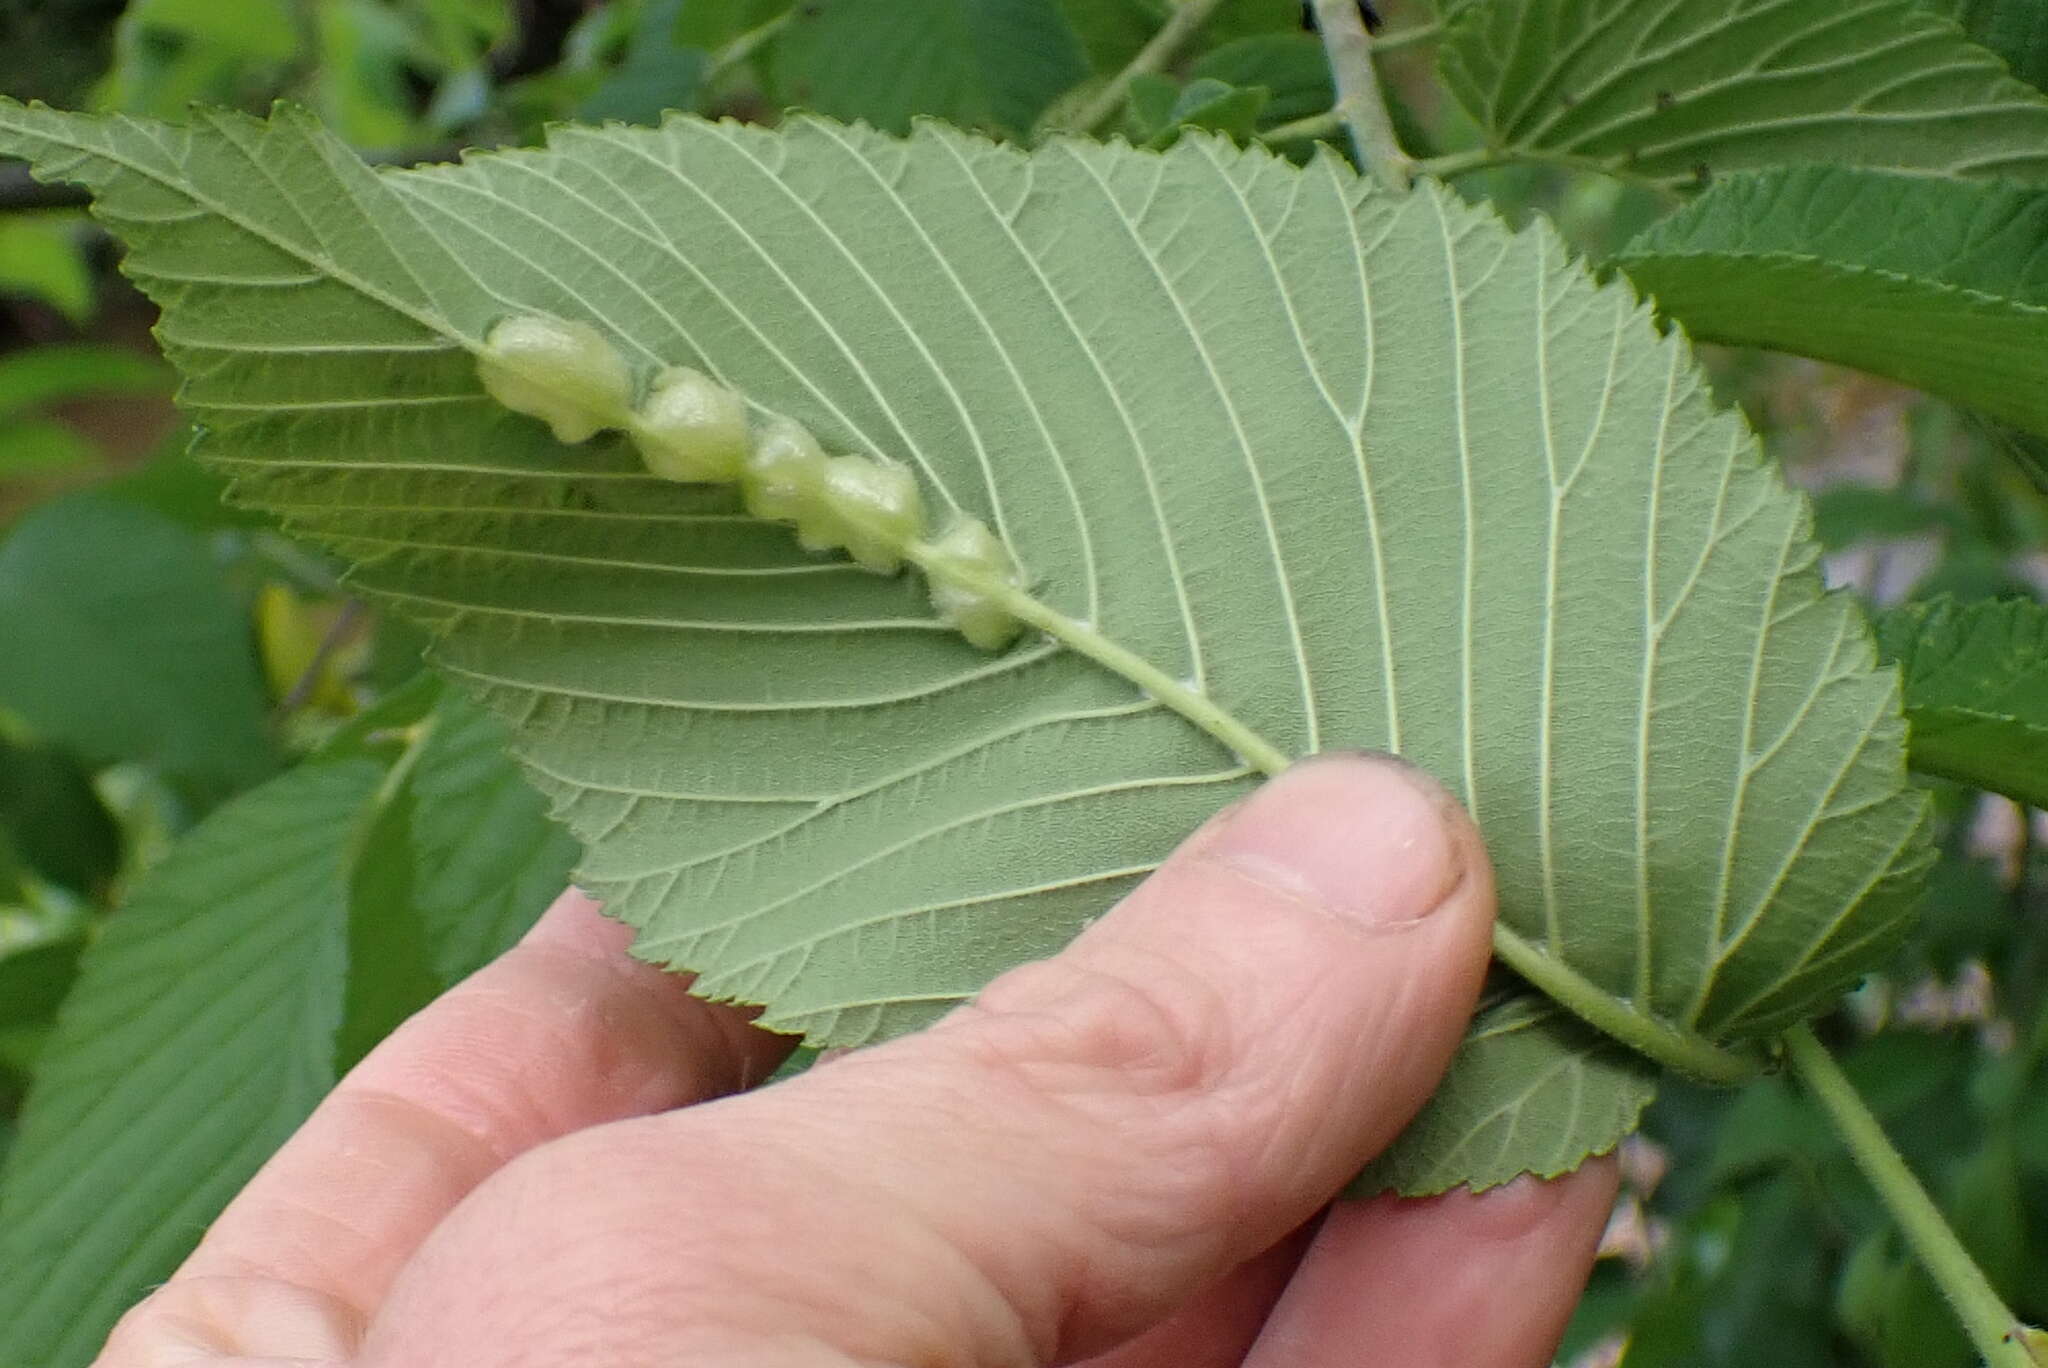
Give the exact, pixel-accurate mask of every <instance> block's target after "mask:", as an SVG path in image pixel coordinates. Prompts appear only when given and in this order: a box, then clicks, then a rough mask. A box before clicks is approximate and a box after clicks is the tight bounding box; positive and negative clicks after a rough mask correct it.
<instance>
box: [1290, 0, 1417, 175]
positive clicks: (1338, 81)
mask: <svg viewBox="0 0 2048 1368" xmlns="http://www.w3.org/2000/svg"><path fill="white" fill-rule="evenodd" d="M1315 16H1316V28H1317V30H1318V31H1319V32H1320V33H1321V34H1322V35H1323V51H1325V52H1326V53H1328V54H1329V57H1330V80H1331V82H1332V83H1333V84H1334V85H1335V86H1336V88H1337V104H1336V111H1335V112H1336V113H1337V115H1338V117H1339V118H1341V119H1342V120H1343V121H1344V126H1345V127H1346V128H1348V129H1350V130H1351V146H1352V147H1353V148H1354V149H1355V150H1356V151H1357V153H1358V160H1359V163H1360V164H1361V165H1362V166H1364V167H1365V169H1366V170H1367V171H1369V172H1370V173H1372V175H1373V176H1375V177H1376V178H1377V179H1378V180H1379V182H1380V183H1381V184H1382V185H1385V186H1386V187H1387V188H1388V189H1390V190H1395V191H1405V190H1406V189H1408V187H1409V185H1410V184H1411V183H1412V182H1413V181H1414V177H1415V163H1414V161H1413V159H1412V158H1410V157H1409V155H1408V154H1407V153H1406V152H1403V151H1402V150H1401V141H1400V139H1399V138H1397V137H1395V136H1394V121H1393V119H1392V118H1390V117H1389V116H1388V114H1387V101H1386V97H1385V96H1383V95H1382V94H1381V93H1380V77H1379V72H1378V71H1376V70H1374V68H1373V63H1372V35H1371V34H1369V33H1367V32H1366V31H1365V21H1364V20H1363V19H1362V18H1360V17H1359V13H1358V5H1357V3H1356V0H1315Z"/></svg>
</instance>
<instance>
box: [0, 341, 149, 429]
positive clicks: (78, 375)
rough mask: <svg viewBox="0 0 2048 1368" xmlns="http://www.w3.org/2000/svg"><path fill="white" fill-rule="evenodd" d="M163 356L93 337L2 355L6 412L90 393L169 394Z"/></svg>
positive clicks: (2, 408)
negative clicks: (155, 357) (141, 353)
mask: <svg viewBox="0 0 2048 1368" xmlns="http://www.w3.org/2000/svg"><path fill="white" fill-rule="evenodd" d="M170 388H171V374H170V372H169V371H167V370H166V369H165V368H164V367H163V366H162V365H161V364H160V363H158V362H157V361H155V360H153V359H151V358H149V357H146V356H139V355H137V354H136V353H134V352H132V351H128V350H126V349H124V348H121V347H107V346H101V345H98V344H96V343H91V342H73V343H45V344H43V345H41V346H36V347H30V348H27V349H26V350H24V351H18V352H15V353H13V354H12V355H9V356H0V415H4V416H12V415H14V414H17V413H21V412H24V411H26V410H29V409H33V408H37V407H40V406H41V405H44V404H49V403H54V402H57V401H59V400H64V399H77V398H82V397H85V396H88V395H124V394H168V393H169V392H170Z"/></svg>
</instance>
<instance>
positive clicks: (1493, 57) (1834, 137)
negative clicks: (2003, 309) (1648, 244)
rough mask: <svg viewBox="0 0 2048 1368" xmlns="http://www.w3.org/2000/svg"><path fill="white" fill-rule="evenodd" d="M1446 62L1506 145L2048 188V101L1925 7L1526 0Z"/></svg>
mask: <svg viewBox="0 0 2048 1368" xmlns="http://www.w3.org/2000/svg"><path fill="white" fill-rule="evenodd" d="M1438 63H1439V66H1440V68H1441V70H1442V72H1443V76H1444V80H1445V81H1446V82H1447V83H1448V84H1449V85H1450V87H1451V90H1452V92H1453V93H1454V94H1456V95H1457V97H1458V99H1459V101H1460V102H1461V103H1462V104H1463V105H1464V106H1465V108H1466V109H1467V110H1469V111H1471V113H1472V115H1473V116H1474V117H1475V118H1476V119H1478V121H1479V123H1480V126H1481V128H1482V129H1483V130H1484V132H1485V135H1486V141H1487V144H1488V146H1490V147H1493V148H1496V149H1500V150H1502V151H1505V152H1508V153H1511V154H1534V155H1537V156H1539V157H1540V156H1545V155H1550V156H1564V157H1572V158H1583V159H1586V160H1588V161H1590V162H1593V163H1597V164H1598V165H1600V166H1602V167H1606V168H1608V169H1611V170H1615V171H1624V172H1628V173H1631V174H1635V175H1641V176H1647V177H1650V178H1652V179H1654V180H1659V181H1667V182H1677V181H1685V180H1697V179H1701V178H1703V177H1702V173H1703V172H1704V173H1705V174H1706V175H1718V174H1720V173H1723V172H1728V171H1739V170H1742V169H1744V168H1749V167H1758V166H1769V165H1772V164H1776V163H1786V162H1816V163H1822V162H1824V163H1828V164H1831V165H1837V166H1874V167H1890V168H1897V169H1900V170H1909V171H1918V172H1925V173H1939V174H1943V175H1951V176H1985V175H2001V176H2010V177H2014V178H2016V179H2023V180H2030V181H2035V182H2041V181H2048V97H2044V96H2043V95H2042V94H2041V92H2040V91H2037V90H2035V89H2033V88H2032V87H2030V86H2027V85H2025V84H2024V83H2022V82H2020V81H2016V80H2014V79H2013V78H2012V77H2011V76H2010V75H2008V74H2007V72H2006V70H2005V64H2004V63H2003V62H2001V61H2000V60H1999V59H1998V58H1997V56H1996V55H1994V54H1993V53H1990V52H1988V51H1986V50H1985V49H1983V48H1981V47H1978V46H1977V45H1976V44H1975V43H1972V42H1970V41H1969V40H1968V39H1966V38H1965V37H1964V36H1963V35H1962V33H1961V31H1960V30H1958V29H1957V28H1956V26H1955V24H1954V23H1953V22H1952V21H1950V20H1947V19H1944V18H1942V17H1940V16H1938V15H1935V14H1932V13H1930V12H1928V11H1927V10H1926V9H1924V8H1922V7H1921V6H1920V5H1919V4H1918V3H1916V0H1856V2H1855V3H1852V4H1841V5H1815V4H1806V3H1803V2H1802V0H1516V3H1498V4H1475V5H1470V6H1467V7H1465V8H1464V9H1462V10H1460V11H1459V13H1458V15H1457V17H1456V18H1455V19H1453V20H1451V21H1450V22H1449V26H1448V28H1447V30H1446V32H1445V35H1444V39H1443V46H1442V48H1441V50H1440V52H1439V56H1438Z"/></svg>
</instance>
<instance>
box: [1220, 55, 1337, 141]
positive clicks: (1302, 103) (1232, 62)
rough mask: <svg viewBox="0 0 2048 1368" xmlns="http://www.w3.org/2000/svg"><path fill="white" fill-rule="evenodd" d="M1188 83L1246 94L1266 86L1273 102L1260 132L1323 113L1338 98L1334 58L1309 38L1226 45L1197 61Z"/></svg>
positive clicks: (1264, 111) (1263, 113)
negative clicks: (1332, 68)
mask: <svg viewBox="0 0 2048 1368" xmlns="http://www.w3.org/2000/svg"><path fill="white" fill-rule="evenodd" d="M1188 79H1189V80H1190V81H1200V80H1204V79H1208V80H1214V81H1222V82H1223V83H1224V84H1226V85H1233V86H1239V87H1242V88H1246V89H1249V88H1251V87H1253V86H1264V87H1265V88H1266V89H1267V90H1269V91H1271V92H1272V98H1271V100H1270V101H1269V102H1268V103H1267V104H1266V106H1265V107H1264V108H1263V109H1261V110H1260V111H1259V127H1261V128H1271V127H1274V126H1276V125H1279V124H1284V123H1291V122H1293V121H1294V120H1296V119H1305V118H1308V117H1309V116H1310V115H1312V114H1320V113H1322V112H1323V111H1324V110H1326V109H1328V108H1329V107H1330V106H1331V105H1332V104H1334V103H1336V99H1337V96H1336V92H1335V91H1334V90H1332V89H1331V86H1330V59H1329V58H1328V57H1327V56H1326V55H1324V53H1323V45H1322V44H1321V43H1320V42H1318V41H1317V40H1316V38H1315V37H1314V36H1313V35H1311V34H1306V33H1267V34H1260V35H1258V36H1256V37H1251V38H1239V39H1236V40H1234V41H1232V42H1228V43H1224V44H1223V45H1222V46H1220V47H1216V48H1212V49H1210V50H1209V51H1208V52H1205V53H1203V54H1202V55H1201V56H1200V57H1198V58H1197V59H1195V61H1194V62H1193V63H1192V64H1190V65H1189V67H1188Z"/></svg>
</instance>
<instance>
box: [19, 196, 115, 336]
mask: <svg viewBox="0 0 2048 1368" xmlns="http://www.w3.org/2000/svg"><path fill="white" fill-rule="evenodd" d="M0 294H12V295H22V296H25V297H27V298H30V299H40V300H41V301H43V302H44V303H45V304H48V305H49V306H50V307H51V308H53V309H55V310H57V312H59V313H61V314H63V315H64V316H65V317H66V318H68V319H70V320H71V321H72V322H73V323H83V322H85V320H86V319H88V318H90V317H91V316H92V305H93V288H92V272H91V270H90V269H89V268H88V267H87V266H86V262H85V256H84V254H83V253H82V252H81V251H80V250H79V245H78V241H77V238H76V236H75V234H74V232H73V229H72V223H71V219H70V216H69V215H47V214H10V215H5V216H0Z"/></svg>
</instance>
